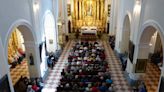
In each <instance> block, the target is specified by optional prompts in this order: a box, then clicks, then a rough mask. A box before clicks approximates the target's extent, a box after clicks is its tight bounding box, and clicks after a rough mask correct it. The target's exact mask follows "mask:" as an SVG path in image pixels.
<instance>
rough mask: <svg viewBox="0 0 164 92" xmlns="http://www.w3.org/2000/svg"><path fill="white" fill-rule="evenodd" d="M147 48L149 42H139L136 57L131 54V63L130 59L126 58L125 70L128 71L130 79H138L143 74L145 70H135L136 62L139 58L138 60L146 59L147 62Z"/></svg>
mask: <svg viewBox="0 0 164 92" xmlns="http://www.w3.org/2000/svg"><path fill="white" fill-rule="evenodd" d="M136 48H137V47H136ZM149 49H150V46H149V43H141V44H139V46H138V53H137V55H138V56H137V57H135V56H133V64H132V63H131V61H129V60H128V63H127V68H126V71H127V72H128V73H129V77H130V79H133V80H139V79H140V78H142V77H143V76H144V73H145V72H146V70H145V72H143V73H140V72H138V71H137V70H136V69H137V62H139V60H140V61H141V60H142V61H143V62H144V61H146V63H147V60H148V56H149ZM135 50H137V49H135ZM134 52H137V51H134ZM135 59H136V62H135ZM145 68H146V67H145Z"/></svg>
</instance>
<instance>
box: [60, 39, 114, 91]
mask: <svg viewBox="0 0 164 92" xmlns="http://www.w3.org/2000/svg"><path fill="white" fill-rule="evenodd" d="M61 76H62V78H61V80H60V85H59V86H58V87H57V92H66V91H68V92H113V80H112V79H111V75H110V72H109V67H108V63H107V61H106V56H105V50H104V48H103V46H102V44H101V43H100V42H98V41H95V42H94V41H90V42H89V41H84V42H77V43H76V44H75V45H74V46H73V48H72V49H71V50H70V54H69V56H68V64H67V67H66V68H65V69H63V70H62V72H61Z"/></svg>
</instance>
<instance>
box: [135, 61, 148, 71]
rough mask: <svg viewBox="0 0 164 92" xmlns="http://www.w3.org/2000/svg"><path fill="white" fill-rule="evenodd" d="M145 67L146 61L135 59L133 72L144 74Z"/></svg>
mask: <svg viewBox="0 0 164 92" xmlns="http://www.w3.org/2000/svg"><path fill="white" fill-rule="evenodd" d="M146 66H147V59H137V64H136V69H135V72H136V73H145V72H146Z"/></svg>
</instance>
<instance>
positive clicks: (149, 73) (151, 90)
mask: <svg viewBox="0 0 164 92" xmlns="http://www.w3.org/2000/svg"><path fill="white" fill-rule="evenodd" d="M160 74H161V71H160V69H159V67H158V66H157V65H155V64H153V63H150V62H149V63H148V64H147V68H146V74H145V76H144V82H145V84H146V88H147V90H148V92H158V85H159V84H158V83H159V79H160Z"/></svg>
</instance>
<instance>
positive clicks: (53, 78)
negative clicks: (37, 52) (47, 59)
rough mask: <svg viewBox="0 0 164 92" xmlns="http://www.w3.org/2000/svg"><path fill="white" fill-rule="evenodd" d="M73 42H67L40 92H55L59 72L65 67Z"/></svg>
mask: <svg viewBox="0 0 164 92" xmlns="http://www.w3.org/2000/svg"><path fill="white" fill-rule="evenodd" d="M72 44H73V41H69V42H68V43H67V44H66V47H65V48H64V51H63V52H62V54H61V56H60V58H59V60H58V62H57V63H56V64H55V66H54V68H53V69H52V70H50V73H49V76H48V78H47V79H46V81H45V86H44V88H43V90H42V92H56V88H57V86H58V85H59V82H60V79H61V71H62V69H63V68H65V67H66V63H67V57H68V53H69V49H70V48H71V47H72Z"/></svg>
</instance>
